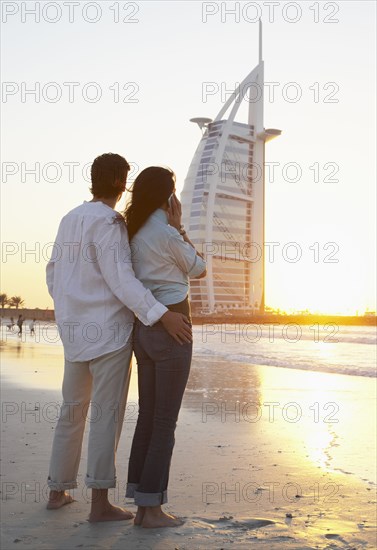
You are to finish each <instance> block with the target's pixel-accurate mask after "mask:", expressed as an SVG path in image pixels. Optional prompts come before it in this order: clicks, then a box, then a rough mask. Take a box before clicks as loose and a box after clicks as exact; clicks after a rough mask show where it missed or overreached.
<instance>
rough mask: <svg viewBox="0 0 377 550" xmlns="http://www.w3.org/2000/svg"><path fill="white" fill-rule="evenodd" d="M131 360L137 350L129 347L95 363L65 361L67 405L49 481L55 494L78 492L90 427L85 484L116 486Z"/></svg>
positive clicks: (88, 485) (57, 430)
mask: <svg viewBox="0 0 377 550" xmlns="http://www.w3.org/2000/svg"><path fill="white" fill-rule="evenodd" d="M131 356H132V345H131V344H128V345H127V346H126V347H123V348H122V349H120V350H117V351H114V352H111V353H107V354H106V355H102V356H101V357H98V358H97V359H93V360H91V361H85V362H76V363H72V362H70V361H67V360H65V364H64V379H63V404H62V407H61V412H60V417H59V420H58V423H57V426H56V429H55V437H54V442H53V446H52V454H51V461H50V470H49V476H48V486H49V488H50V489H52V490H56V491H64V490H66V489H73V488H75V487H77V472H78V469H79V463H80V457H81V448H82V440H83V436H84V429H85V423H86V422H89V424H90V429H89V444H88V464H87V474H86V478H85V484H86V485H87V487H90V488H92V489H108V488H110V487H115V485H116V470H115V454H116V450H117V447H118V442H119V438H120V434H121V431H122V426H123V420H124V413H125V407H126V402H127V394H128V388H129V383H130V377H131ZM89 403H90V405H91V408H90V412H88V409H89Z"/></svg>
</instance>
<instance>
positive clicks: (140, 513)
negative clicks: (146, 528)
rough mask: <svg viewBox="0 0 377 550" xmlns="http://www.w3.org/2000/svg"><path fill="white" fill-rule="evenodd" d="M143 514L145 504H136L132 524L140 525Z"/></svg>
mask: <svg viewBox="0 0 377 550" xmlns="http://www.w3.org/2000/svg"><path fill="white" fill-rule="evenodd" d="M144 514H145V506H138V508H137V512H136V516H135V519H134V525H141V522H142V521H143V518H144Z"/></svg>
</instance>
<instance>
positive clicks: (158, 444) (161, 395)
mask: <svg viewBox="0 0 377 550" xmlns="http://www.w3.org/2000/svg"><path fill="white" fill-rule="evenodd" d="M134 352H135V355H136V360H137V365H138V386H139V416H138V420H137V425H136V430H135V434H134V438H133V442H132V447H131V456H130V461H129V466H128V483H127V492H126V496H127V497H134V498H135V504H137V505H138V506H158V505H159V504H164V503H165V502H167V486H168V480H169V470H170V461H171V456H172V453H173V447H174V442H175V439H174V432H175V428H176V424H177V419H178V414H179V410H180V407H181V403H182V398H183V394H184V391H185V387H186V383H187V380H188V377H189V372H190V365H191V357H192V343H190V344H183V345H180V344H179V343H178V342H176V341H175V340H174V338H173V337H172V336H170V335H169V334H168V332H167V331H166V330H165V329H164V327H163V325H162V323H161V322H158V323H156V324H155V325H154V326H153V327H146V326H145V325H143V324H142V323H141V322H140V321H136V323H135V330H134Z"/></svg>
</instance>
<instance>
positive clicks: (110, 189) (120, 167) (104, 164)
mask: <svg viewBox="0 0 377 550" xmlns="http://www.w3.org/2000/svg"><path fill="white" fill-rule="evenodd" d="M129 169H130V165H129V164H128V162H127V161H126V159H125V158H123V157H121V156H120V155H117V154H116V153H105V154H104V155H101V156H99V157H97V158H96V159H95V160H94V162H93V164H92V168H91V180H92V187H91V188H90V192H91V193H92V194H93V195H94V196H96V197H104V198H106V199H109V198H113V197H116V196H118V195H119V194H120V193H122V191H124V184H125V182H126V179H127V174H128V171H129Z"/></svg>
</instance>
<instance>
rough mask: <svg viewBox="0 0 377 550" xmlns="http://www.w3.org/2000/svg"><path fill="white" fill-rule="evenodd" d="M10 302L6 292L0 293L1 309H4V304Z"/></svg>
mask: <svg viewBox="0 0 377 550" xmlns="http://www.w3.org/2000/svg"><path fill="white" fill-rule="evenodd" d="M8 302H9V300H8V296H7V295H6V294H5V293H4V294H0V303H1V309H4V306H6V305H7V303H8Z"/></svg>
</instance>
